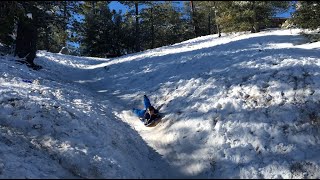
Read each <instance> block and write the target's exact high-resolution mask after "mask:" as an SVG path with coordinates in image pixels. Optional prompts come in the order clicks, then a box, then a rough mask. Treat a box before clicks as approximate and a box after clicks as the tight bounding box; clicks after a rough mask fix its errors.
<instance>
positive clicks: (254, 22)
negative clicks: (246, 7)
mask: <svg viewBox="0 0 320 180" xmlns="http://www.w3.org/2000/svg"><path fill="white" fill-rule="evenodd" d="M251 10H252V11H253V17H252V23H251V33H256V32H259V31H260V29H259V24H258V22H257V8H256V2H255V1H252V6H251Z"/></svg>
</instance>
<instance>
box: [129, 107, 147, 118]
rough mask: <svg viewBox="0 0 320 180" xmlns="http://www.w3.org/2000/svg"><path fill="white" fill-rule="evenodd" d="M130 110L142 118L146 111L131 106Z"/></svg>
mask: <svg viewBox="0 0 320 180" xmlns="http://www.w3.org/2000/svg"><path fill="white" fill-rule="evenodd" d="M132 112H133V113H134V114H136V115H137V116H138V117H139V118H144V113H145V112H146V110H142V109H135V108H133V109H132Z"/></svg>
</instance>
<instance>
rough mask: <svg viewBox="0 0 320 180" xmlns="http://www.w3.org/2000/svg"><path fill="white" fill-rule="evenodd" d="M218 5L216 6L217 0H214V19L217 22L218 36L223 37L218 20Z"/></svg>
mask: <svg viewBox="0 0 320 180" xmlns="http://www.w3.org/2000/svg"><path fill="white" fill-rule="evenodd" d="M217 17H218V16H217V6H216V2H214V20H215V23H216V28H217V33H218V37H221V32H220V28H219V24H218V21H217Z"/></svg>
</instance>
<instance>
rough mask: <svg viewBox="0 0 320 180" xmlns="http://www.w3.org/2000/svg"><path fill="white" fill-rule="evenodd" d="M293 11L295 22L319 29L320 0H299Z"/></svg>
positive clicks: (304, 26) (305, 26) (308, 27)
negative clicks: (319, 0)
mask: <svg viewBox="0 0 320 180" xmlns="http://www.w3.org/2000/svg"><path fill="white" fill-rule="evenodd" d="M297 6H298V8H297V9H296V11H295V12H294V13H293V23H294V24H296V25H297V26H298V27H301V28H306V29H317V28H318V27H319V22H320V3H319V2H318V1H298V4H297Z"/></svg>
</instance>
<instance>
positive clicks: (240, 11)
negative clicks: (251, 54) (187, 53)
mask: <svg viewBox="0 0 320 180" xmlns="http://www.w3.org/2000/svg"><path fill="white" fill-rule="evenodd" d="M111 2H112V1H27V2H23V1H3V2H1V4H0V42H1V43H2V44H4V45H5V46H6V47H7V49H8V50H9V51H11V53H14V54H15V55H17V56H19V58H25V59H26V61H27V63H28V64H31V65H32V66H33V65H34V64H33V59H34V58H35V56H36V51H37V50H46V51H48V52H54V53H56V52H59V51H60V50H61V48H62V47H67V48H68V49H69V53H70V54H72V55H77V56H91V57H117V56H121V55H125V54H130V53H135V52H140V51H144V50H147V49H153V48H157V47H161V46H166V45H170V44H174V43H178V42H182V41H185V40H188V39H191V38H195V37H199V36H204V35H210V34H219V36H220V34H221V33H222V32H223V33H228V32H240V31H251V32H252V33H255V32H259V31H260V30H262V29H265V28H268V27H275V26H279V25H281V24H282V23H283V22H281V24H279V22H278V24H277V21H275V17H276V14H278V13H281V12H286V11H288V9H289V8H292V7H294V8H295V9H296V10H295V12H294V13H292V17H291V18H289V19H288V20H287V21H286V22H285V23H286V24H290V25H291V26H294V27H300V28H310V29H316V28H318V26H319V23H318V22H319V19H320V6H319V5H320V3H319V2H317V1H184V2H183V3H184V4H183V6H182V7H179V6H177V5H176V3H178V2H175V1H119V2H120V3H121V4H123V5H124V6H126V7H127V9H128V11H126V12H122V11H121V10H119V11H115V10H111V9H110V7H109V4H110V3H111ZM275 22H276V24H275ZM72 44H78V45H79V46H78V47H76V46H73V45H72Z"/></svg>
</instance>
